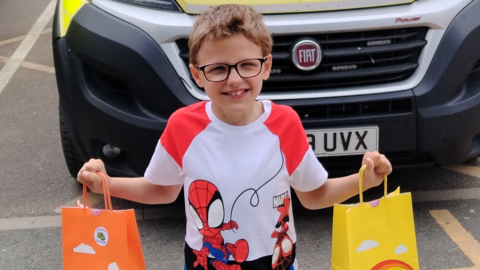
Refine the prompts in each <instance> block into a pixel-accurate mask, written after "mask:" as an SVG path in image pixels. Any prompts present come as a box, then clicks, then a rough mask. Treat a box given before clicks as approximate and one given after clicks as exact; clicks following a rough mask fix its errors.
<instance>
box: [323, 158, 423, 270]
mask: <svg viewBox="0 0 480 270" xmlns="http://www.w3.org/2000/svg"><path fill="white" fill-rule="evenodd" d="M364 168H365V166H363V167H362V168H361V169H360V173H359V189H360V193H359V195H360V203H359V204H355V205H342V204H336V205H334V213H333V237H332V270H388V269H405V270H419V264H418V255H417V243H416V238H415V226H414V220H413V209H412V199H411V194H410V193H403V194H400V188H398V189H397V190H396V191H395V192H393V193H392V194H389V195H387V178H386V177H385V181H384V184H385V191H384V193H385V196H384V197H383V198H381V199H379V200H375V201H371V202H365V203H364V202H363V194H362V190H363V189H362V180H363V170H364Z"/></svg>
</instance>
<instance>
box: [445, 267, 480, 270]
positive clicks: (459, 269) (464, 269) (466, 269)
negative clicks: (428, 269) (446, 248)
mask: <svg viewBox="0 0 480 270" xmlns="http://www.w3.org/2000/svg"><path fill="white" fill-rule="evenodd" d="M442 270H480V268H478V267H469V268H455V269H442Z"/></svg>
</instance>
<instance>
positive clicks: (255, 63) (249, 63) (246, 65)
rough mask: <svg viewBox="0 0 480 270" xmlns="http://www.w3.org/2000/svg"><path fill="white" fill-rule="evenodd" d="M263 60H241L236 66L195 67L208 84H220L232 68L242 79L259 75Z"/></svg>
mask: <svg viewBox="0 0 480 270" xmlns="http://www.w3.org/2000/svg"><path fill="white" fill-rule="evenodd" d="M265 61H267V57H265V58H250V59H245V60H242V61H240V62H238V63H236V64H233V65H228V64H208V65H203V66H196V67H197V69H198V70H201V71H203V74H204V75H205V78H206V79H207V80H208V81H210V82H221V81H224V80H226V79H227V78H228V76H230V71H231V70H232V68H233V67H234V68H235V70H236V71H237V73H238V75H239V76H240V77H242V78H252V77H255V76H257V75H258V74H260V72H261V71H262V65H263V63H264V62H265Z"/></svg>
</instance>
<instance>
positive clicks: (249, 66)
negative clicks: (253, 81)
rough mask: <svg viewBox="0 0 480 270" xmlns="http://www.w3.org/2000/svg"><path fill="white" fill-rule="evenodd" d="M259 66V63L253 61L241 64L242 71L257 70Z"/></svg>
mask: <svg viewBox="0 0 480 270" xmlns="http://www.w3.org/2000/svg"><path fill="white" fill-rule="evenodd" d="M258 66H259V63H256V62H253V61H248V62H242V63H240V68H242V69H252V68H257V67H258Z"/></svg>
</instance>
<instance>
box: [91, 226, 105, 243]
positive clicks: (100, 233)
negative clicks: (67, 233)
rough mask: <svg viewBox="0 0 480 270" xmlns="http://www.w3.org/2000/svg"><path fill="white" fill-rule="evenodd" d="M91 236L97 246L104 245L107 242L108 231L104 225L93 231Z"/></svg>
mask: <svg viewBox="0 0 480 270" xmlns="http://www.w3.org/2000/svg"><path fill="white" fill-rule="evenodd" d="M93 238H94V239H95V242H97V244H98V245H99V246H102V247H103V246H105V245H106V244H108V232H107V230H106V229H105V228H104V227H98V228H97V229H95V232H94V233H93Z"/></svg>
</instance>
